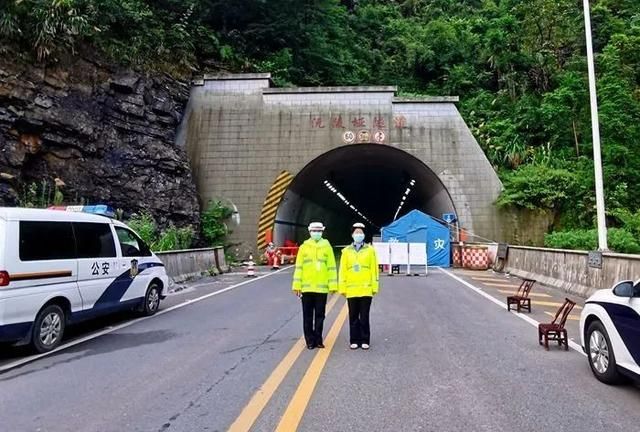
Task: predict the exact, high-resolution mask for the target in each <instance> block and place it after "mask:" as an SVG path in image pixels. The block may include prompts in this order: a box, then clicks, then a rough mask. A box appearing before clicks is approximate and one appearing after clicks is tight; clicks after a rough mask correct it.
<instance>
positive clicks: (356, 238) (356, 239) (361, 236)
mask: <svg viewBox="0 0 640 432" xmlns="http://www.w3.org/2000/svg"><path fill="white" fill-rule="evenodd" d="M351 237H353V241H354V242H356V243H362V242H363V241H364V234H359V233H355V234H354V235H352V236H351Z"/></svg>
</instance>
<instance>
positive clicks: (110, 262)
mask: <svg viewBox="0 0 640 432" xmlns="http://www.w3.org/2000/svg"><path fill="white" fill-rule="evenodd" d="M101 207H104V206H101ZM84 211H85V210H82V207H80V208H79V211H78V209H76V210H75V211H59V210H35V209H22V208H1V207H0V342H10V343H17V344H31V345H32V346H33V348H34V349H35V350H36V351H38V352H46V351H51V350H53V349H54V348H56V347H57V346H58V345H59V344H60V342H61V340H62V338H63V336H64V331H65V327H66V326H67V325H68V324H73V323H75V322H78V321H82V320H85V319H88V318H93V317H97V316H100V315H106V314H108V313H111V312H115V311H117V310H123V309H137V310H139V311H140V312H142V313H144V314H146V315H152V314H154V313H155V312H156V311H157V310H158V307H159V304H160V299H162V298H164V295H165V292H166V291H167V290H168V282H169V281H168V277H167V273H166V271H165V268H164V265H163V264H162V262H161V261H160V260H159V259H158V257H157V256H156V255H155V254H153V252H151V251H150V250H149V248H148V247H147V246H146V245H145V244H144V242H143V241H142V240H141V239H140V237H138V235H137V234H136V233H134V232H133V231H131V229H129V228H128V227H127V226H126V225H125V224H123V223H121V222H118V221H116V220H112V219H109V218H107V217H104V216H98V215H96V214H88V213H85V212H84Z"/></svg>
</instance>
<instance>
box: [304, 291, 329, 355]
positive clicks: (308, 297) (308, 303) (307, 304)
mask: <svg viewBox="0 0 640 432" xmlns="http://www.w3.org/2000/svg"><path fill="white" fill-rule="evenodd" d="M326 306H327V295H326V294H320V293H302V327H303V328H304V339H305V340H306V341H307V346H309V345H311V346H316V345H318V344H321V343H322V328H323V327H324V312H325V307H326ZM314 318H315V319H314Z"/></svg>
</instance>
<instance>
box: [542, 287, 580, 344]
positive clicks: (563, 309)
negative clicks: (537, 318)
mask: <svg viewBox="0 0 640 432" xmlns="http://www.w3.org/2000/svg"><path fill="white" fill-rule="evenodd" d="M575 305H576V303H575V302H574V301H571V300H569V299H568V298H565V299H564V304H563V305H562V306H560V309H558V312H556V316H555V317H554V318H553V321H552V322H550V323H549V324H539V325H538V343H539V344H540V345H542V343H543V339H544V348H545V349H546V350H547V351H548V350H549V341H557V342H558V346H560V347H561V346H562V345H563V344H564V349H565V351H568V350H569V339H568V338H567V329H565V328H564V325H565V323H566V322H567V318H568V317H569V313H570V312H571V310H572V309H573V307H574V306H575Z"/></svg>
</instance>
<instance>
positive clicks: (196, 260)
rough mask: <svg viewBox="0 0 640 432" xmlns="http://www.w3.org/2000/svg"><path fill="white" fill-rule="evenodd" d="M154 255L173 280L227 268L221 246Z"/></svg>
mask: <svg viewBox="0 0 640 432" xmlns="http://www.w3.org/2000/svg"><path fill="white" fill-rule="evenodd" d="M156 255H157V256H158V258H160V260H161V261H162V262H163V263H164V265H165V267H166V269H167V274H168V275H169V277H171V278H172V279H173V280H174V281H175V282H182V281H184V280H186V279H190V278H193V277H198V276H201V275H202V273H204V272H208V271H210V270H215V271H216V272H219V273H222V272H226V271H228V270H229V267H228V266H227V263H226V260H225V257H224V249H223V248H222V247H215V248H206V249H187V250H179V251H170V252H157V253H156Z"/></svg>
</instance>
